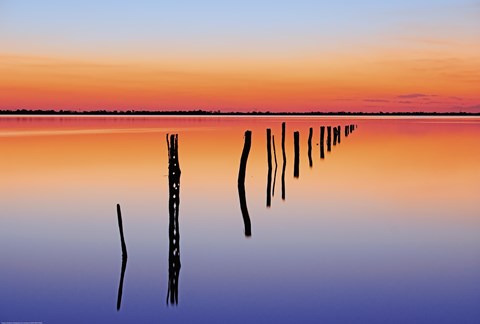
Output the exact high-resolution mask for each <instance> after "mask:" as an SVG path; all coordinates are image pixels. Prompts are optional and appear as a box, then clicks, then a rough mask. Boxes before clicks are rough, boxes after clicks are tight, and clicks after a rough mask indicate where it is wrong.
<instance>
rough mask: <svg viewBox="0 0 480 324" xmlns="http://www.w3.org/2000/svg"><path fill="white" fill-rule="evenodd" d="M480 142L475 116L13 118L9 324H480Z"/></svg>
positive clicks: (8, 121) (6, 293) (0, 296)
mask: <svg viewBox="0 0 480 324" xmlns="http://www.w3.org/2000/svg"><path fill="white" fill-rule="evenodd" d="M282 122H286V132H285V157H286V164H285V168H284V165H283V149H282ZM339 125H340V126H341V132H340V143H336V145H333V140H332V145H331V151H330V152H329V151H328V150H327V146H326V144H325V146H324V158H323V159H322V158H321V145H319V141H320V127H321V126H327V127H328V126H330V127H336V126H339ZM349 125H355V129H352V131H351V132H350V127H349ZM345 126H348V128H349V129H348V133H349V134H348V137H347V136H345V134H346V133H345ZM310 127H312V128H313V134H312V149H311V162H310V159H309V154H308V152H309V150H308V137H309V128H310ZM267 128H270V129H271V134H272V135H273V137H274V141H275V152H274V151H273V143H272V144H271V146H270V147H271V154H272V158H271V161H272V162H271V166H272V168H271V175H270V176H269V164H268V151H267V134H266V129H267ZM247 130H250V131H251V148H250V150H249V152H248V153H249V154H248V159H247V160H246V168H245V182H244V193H245V195H244V196H243V193H242V191H243V190H241V187H242V186H241V185H240V186H239V182H238V176H239V168H240V158H241V156H242V152H244V145H245V142H246V141H245V131H247ZM295 131H298V132H299V154H298V170H295V158H296V154H295V147H294V146H295V145H294V132H295ZM326 132H327V130H325V140H326V139H327V134H326ZM332 132H333V131H332ZM167 134H178V137H177V139H178V142H177V141H173V142H172V141H171V138H170V137H169V144H170V149H171V151H170V159H169V150H168V147H167V137H166V135H167ZM332 137H333V133H332ZM173 139H174V138H173ZM479 139H480V118H470V117H469V118H461V117H458V118H446V117H439V118H430V117H423V118H377V117H365V118H354V117H349V118H338V117H335V118H333V117H332V118H325V117H322V118H320V117H318V118H316V117H275V118H270V117H145V118H143V117H18V118H17V117H1V118H0V152H1V159H0V167H1V181H0V194H1V198H0V203H1V204H0V206H1V207H0V263H1V267H0V291H1V293H0V321H4V322H6V321H17V322H20V321H37V322H43V323H147V322H148V323H174V322H178V323H180V322H181V323H194V322H197V323H199V322H203V323H480V307H479V302H480V275H479V274H480V200H479V192H480V144H479ZM175 143H177V144H178V154H177V152H174V151H175V149H176V148H177V147H176V146H175V145H174V144H175ZM275 156H276V159H277V164H275ZM177 158H178V165H179V168H180V170H181V173H180V172H175V168H172V166H173V164H174V162H172V161H177V160H176V159H177ZM169 162H170V167H171V168H170V169H169ZM175 163H177V162H175ZM310 163H311V166H310ZM275 168H276V173H275ZM296 173H298V174H296ZM282 174H283V175H284V176H283V177H282ZM269 178H270V181H269ZM282 180H283V181H282ZM169 181H170V182H169ZM269 183H270V185H269ZM172 188H173V189H172ZM282 191H283V195H284V199H282ZM242 196H243V197H242ZM269 196H271V197H270V198H269ZM243 199H244V201H243V204H242V206H241V202H242V200H243ZM117 204H119V205H120V206H121V213H122V216H123V231H124V236H125V241H126V248H127V251H128V259H126V260H128V261H126V262H125V261H123V262H122V260H123V259H122V248H121V243H120V235H119V228H118V222H117V207H116V206H117ZM267 205H270V206H269V207H267ZM246 212H247V213H248V214H246ZM120 286H121V287H120ZM119 297H121V298H119ZM117 308H118V309H117Z"/></svg>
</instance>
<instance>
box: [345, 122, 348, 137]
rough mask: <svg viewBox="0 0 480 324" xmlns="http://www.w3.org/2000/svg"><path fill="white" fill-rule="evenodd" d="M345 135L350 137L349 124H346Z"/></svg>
mask: <svg viewBox="0 0 480 324" xmlns="http://www.w3.org/2000/svg"><path fill="white" fill-rule="evenodd" d="M345 137H348V125H345Z"/></svg>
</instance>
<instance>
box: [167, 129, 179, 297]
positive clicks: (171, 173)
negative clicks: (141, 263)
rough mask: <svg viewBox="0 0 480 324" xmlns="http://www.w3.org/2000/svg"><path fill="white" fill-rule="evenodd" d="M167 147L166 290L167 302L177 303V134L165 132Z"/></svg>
mask: <svg viewBox="0 0 480 324" xmlns="http://www.w3.org/2000/svg"><path fill="white" fill-rule="evenodd" d="M167 148H168V196H169V197H168V198H169V199H168V212H169V224H168V238H169V244H168V291H167V304H168V303H169V302H170V304H178V280H179V277H180V268H181V263H180V226H179V223H178V216H179V207H180V175H181V171H180V163H179V161H178V135H170V141H169V140H168V134H167Z"/></svg>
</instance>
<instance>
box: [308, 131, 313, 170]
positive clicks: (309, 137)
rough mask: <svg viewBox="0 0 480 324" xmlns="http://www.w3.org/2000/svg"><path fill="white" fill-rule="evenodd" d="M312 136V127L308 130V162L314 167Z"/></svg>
mask: <svg viewBox="0 0 480 324" xmlns="http://www.w3.org/2000/svg"><path fill="white" fill-rule="evenodd" d="M312 136H313V128H312V127H310V131H309V132H308V162H309V165H310V167H313V160H312Z"/></svg>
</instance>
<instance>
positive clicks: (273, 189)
mask: <svg viewBox="0 0 480 324" xmlns="http://www.w3.org/2000/svg"><path fill="white" fill-rule="evenodd" d="M272 145H273V157H274V161H275V171H274V172H273V173H274V174H273V187H272V197H273V196H275V183H276V182H277V167H278V163H277V150H276V149H275V135H272Z"/></svg>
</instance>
